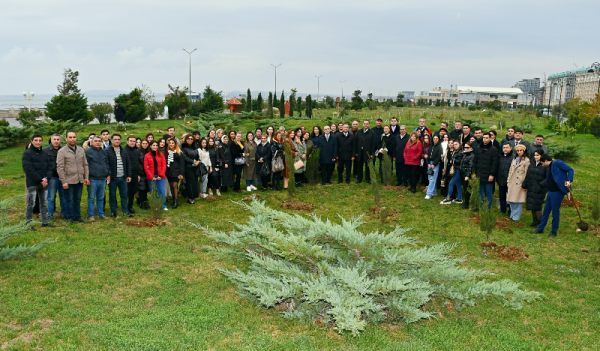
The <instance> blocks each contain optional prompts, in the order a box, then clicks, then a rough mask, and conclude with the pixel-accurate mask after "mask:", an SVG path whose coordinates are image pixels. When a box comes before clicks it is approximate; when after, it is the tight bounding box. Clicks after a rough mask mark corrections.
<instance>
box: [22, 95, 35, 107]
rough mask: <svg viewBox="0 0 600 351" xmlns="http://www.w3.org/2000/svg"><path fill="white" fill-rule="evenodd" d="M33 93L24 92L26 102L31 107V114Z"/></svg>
mask: <svg viewBox="0 0 600 351" xmlns="http://www.w3.org/2000/svg"><path fill="white" fill-rule="evenodd" d="M33 95H34V93H33V91H32V92H28V93H26V92H23V97H25V100H27V103H28V105H29V112H31V100H32V99H33Z"/></svg>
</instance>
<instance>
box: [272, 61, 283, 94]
mask: <svg viewBox="0 0 600 351" xmlns="http://www.w3.org/2000/svg"><path fill="white" fill-rule="evenodd" d="M271 66H273V67H274V68H275V93H273V94H274V95H273V96H276V95H277V67H279V66H281V63H280V64H278V65H277V66H275V65H274V64H272V63H271Z"/></svg>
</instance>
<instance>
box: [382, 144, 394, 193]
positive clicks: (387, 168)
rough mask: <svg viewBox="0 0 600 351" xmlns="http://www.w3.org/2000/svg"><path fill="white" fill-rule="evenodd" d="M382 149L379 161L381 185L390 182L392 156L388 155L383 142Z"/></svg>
mask: <svg viewBox="0 0 600 351" xmlns="http://www.w3.org/2000/svg"><path fill="white" fill-rule="evenodd" d="M381 148H382V149H383V150H382V154H383V156H382V158H381V160H380V162H381V183H382V184H383V185H391V183H392V158H391V157H390V155H389V153H390V152H389V150H388V149H387V147H386V145H385V142H383V145H382V146H381Z"/></svg>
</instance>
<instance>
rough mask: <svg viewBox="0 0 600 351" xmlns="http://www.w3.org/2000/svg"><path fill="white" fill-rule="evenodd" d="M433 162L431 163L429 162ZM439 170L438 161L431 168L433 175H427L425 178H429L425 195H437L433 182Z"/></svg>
mask: <svg viewBox="0 0 600 351" xmlns="http://www.w3.org/2000/svg"><path fill="white" fill-rule="evenodd" d="M431 164H433V163H431ZM439 170H440V164H439V163H438V164H437V166H435V167H434V168H433V175H430V176H427V179H429V186H427V194H426V195H427V196H434V195H437V189H436V188H435V182H436V180H437V177H438V172H439Z"/></svg>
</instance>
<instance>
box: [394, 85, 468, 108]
mask: <svg viewBox="0 0 600 351" xmlns="http://www.w3.org/2000/svg"><path fill="white" fill-rule="evenodd" d="M458 96H459V94H458V91H457V90H456V89H442V88H441V87H437V88H433V89H431V90H425V91H421V94H420V95H417V96H415V97H414V98H415V99H416V100H419V99H423V100H431V101H432V102H433V103H434V104H435V102H436V100H442V102H443V103H447V102H448V100H451V101H450V103H451V104H454V102H455V101H456V100H458ZM405 98H406V96H405Z"/></svg>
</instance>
